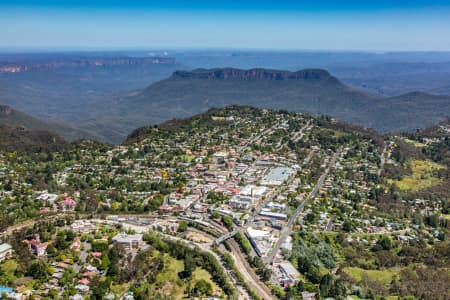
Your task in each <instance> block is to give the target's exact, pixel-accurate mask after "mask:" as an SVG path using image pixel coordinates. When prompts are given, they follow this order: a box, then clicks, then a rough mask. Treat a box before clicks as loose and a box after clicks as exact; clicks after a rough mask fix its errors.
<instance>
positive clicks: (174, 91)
mask: <svg viewBox="0 0 450 300" xmlns="http://www.w3.org/2000/svg"><path fill="white" fill-rule="evenodd" d="M230 104H240V105H252V106H256V107H260V108H270V109H286V110H290V111H296V112H307V113H312V114H326V115H330V116H332V117H335V118H338V119H342V120H345V121H348V122H352V123H356V124H359V125H363V126H367V127H371V128H373V129H375V130H377V131H380V132H387V131H403V130H413V129H416V128H422V127H427V126H430V125H432V124H435V123H436V122H437V121H440V120H442V119H444V118H446V117H448V116H449V115H450V97H448V96H434V95H429V94H424V93H409V94H405V95H400V96H396V97H391V98H386V97H383V96H380V95H375V94H370V93H367V92H364V91H361V90H358V89H354V88H351V87H348V86H346V85H345V84H343V83H341V82H340V81H339V80H338V79H337V78H336V77H334V76H332V75H331V74H330V73H328V72H327V71H326V70H321V69H305V70H301V71H297V72H290V71H280V70H270V69H250V70H241V69H234V68H222V69H208V70H207V69H197V70H194V71H192V72H188V71H176V72H174V73H173V74H172V76H171V77H169V78H167V79H165V80H162V81H159V82H157V83H154V84H152V85H150V86H149V87H147V88H146V89H144V90H142V91H140V92H139V93H137V94H134V95H131V96H129V97H126V98H122V99H121V100H120V101H119V103H118V104H117V106H118V108H119V111H120V112H121V113H122V116H123V115H124V114H125V115H127V116H128V117H129V118H134V120H136V121H137V122H144V121H145V120H147V122H149V123H159V122H162V121H165V120H168V119H171V118H179V117H187V116H190V115H194V114H196V113H199V112H202V111H206V110H208V109H209V108H211V107H223V106H226V105H230Z"/></svg>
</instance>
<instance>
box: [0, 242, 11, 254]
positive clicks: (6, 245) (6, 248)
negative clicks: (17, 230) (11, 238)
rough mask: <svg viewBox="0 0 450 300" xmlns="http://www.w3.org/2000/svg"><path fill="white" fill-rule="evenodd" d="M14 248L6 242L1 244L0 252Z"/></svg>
mask: <svg viewBox="0 0 450 300" xmlns="http://www.w3.org/2000/svg"><path fill="white" fill-rule="evenodd" d="M9 250H12V246H11V245H10V244H7V243H4V244H1V245H0V253H1V252H6V251H9Z"/></svg>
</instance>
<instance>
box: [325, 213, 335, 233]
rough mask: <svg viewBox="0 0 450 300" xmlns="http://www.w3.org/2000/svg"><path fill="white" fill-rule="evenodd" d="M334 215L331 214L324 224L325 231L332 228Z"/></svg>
mask: <svg viewBox="0 0 450 300" xmlns="http://www.w3.org/2000/svg"><path fill="white" fill-rule="evenodd" d="M334 217H335V215H331V217H330V220H329V221H328V224H327V226H325V230H324V231H325V232H330V231H331V229H333V221H334Z"/></svg>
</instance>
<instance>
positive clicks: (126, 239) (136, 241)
mask: <svg viewBox="0 0 450 300" xmlns="http://www.w3.org/2000/svg"><path fill="white" fill-rule="evenodd" d="M112 241H113V243H117V244H120V245H122V246H123V247H125V248H127V249H133V248H140V247H141V246H142V243H143V235H142V234H140V233H138V234H126V233H123V232H122V233H119V234H118V235H116V236H115V237H113V238H112Z"/></svg>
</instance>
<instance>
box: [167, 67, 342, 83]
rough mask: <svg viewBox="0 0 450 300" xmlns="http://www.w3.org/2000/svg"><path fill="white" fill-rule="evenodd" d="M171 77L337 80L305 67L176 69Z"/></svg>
mask: <svg viewBox="0 0 450 300" xmlns="http://www.w3.org/2000/svg"><path fill="white" fill-rule="evenodd" d="M172 77H173V78H191V79H217V80H221V79H222V80H226V79H228V80H230V79H235V80H330V81H333V82H336V83H337V82H338V80H337V79H336V78H335V77H333V76H331V74H330V73H328V71H326V70H322V69H306V70H301V71H297V72H290V71H280V70H271V69H263V68H257V69H250V70H241V69H236V68H217V69H196V70H193V71H176V72H174V73H173V75H172Z"/></svg>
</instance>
